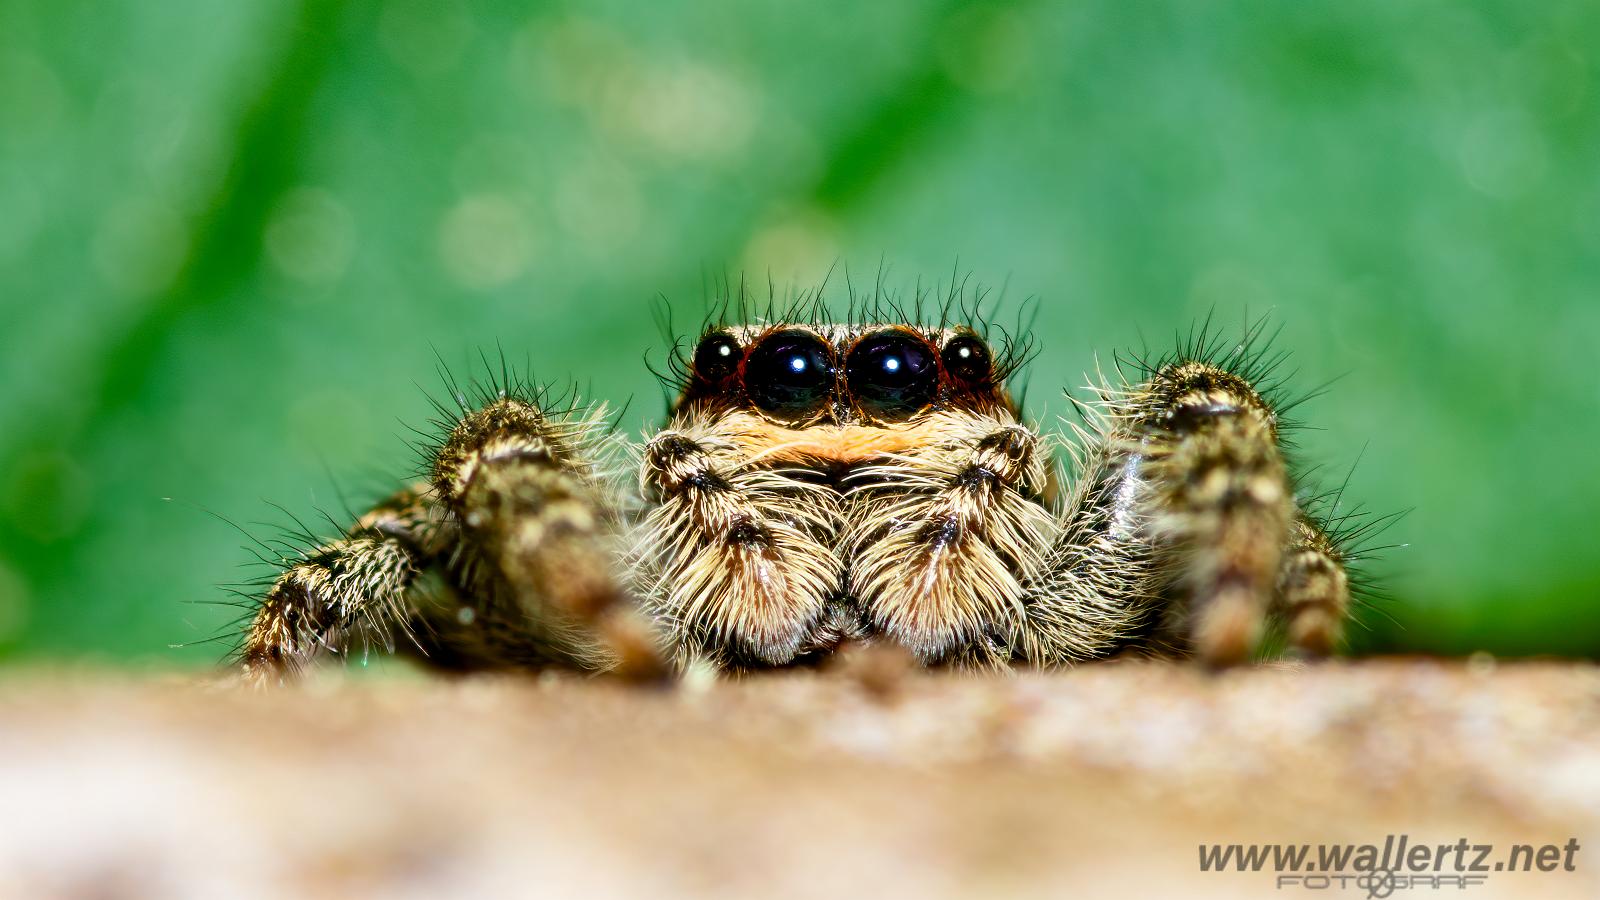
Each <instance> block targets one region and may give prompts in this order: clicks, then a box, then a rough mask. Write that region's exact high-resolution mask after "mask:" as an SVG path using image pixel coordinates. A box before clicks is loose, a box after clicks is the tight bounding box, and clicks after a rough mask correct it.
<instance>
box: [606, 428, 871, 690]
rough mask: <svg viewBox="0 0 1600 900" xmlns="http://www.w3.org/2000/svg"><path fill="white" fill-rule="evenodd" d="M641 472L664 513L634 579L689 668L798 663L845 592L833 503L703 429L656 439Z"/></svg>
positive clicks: (647, 527) (653, 522) (652, 518)
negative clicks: (835, 600) (837, 596)
mask: <svg viewBox="0 0 1600 900" xmlns="http://www.w3.org/2000/svg"><path fill="white" fill-rule="evenodd" d="M642 472H643V474H642V480H643V488H644V490H645V492H646V494H647V495H648V496H649V497H650V498H651V499H652V500H653V501H655V505H654V507H653V508H652V509H651V511H650V514H649V515H648V516H647V517H646V519H645V521H644V522H643V523H642V525H641V529H640V534H639V539H638V543H637V546H636V547H635V548H634V551H633V554H632V557H631V559H632V563H633V564H632V566H631V568H632V570H633V572H634V575H635V579H636V581H635V583H636V585H637V590H638V591H639V593H640V594H642V595H643V596H644V597H645V598H646V601H647V602H648V604H649V607H650V609H651V611H652V613H654V615H655V616H656V618H657V620H658V621H660V622H662V623H663V624H664V627H665V628H666V630H667V631H668V632H669V634H670V636H671V642H672V645H673V649H674V653H675V655H676V656H677V657H678V659H679V661H680V662H682V663H688V662H692V661H695V660H701V659H703V660H706V661H707V662H710V663H712V664H715V665H719V666H725V667H735V668H738V667H743V666H747V665H756V666H759V665H781V664H783V663H787V662H791V661H793V660H794V659H795V658H796V656H797V655H799V654H800V653H801V652H802V651H803V650H804V649H805V648H806V641H807V639H808V638H809V637H811V636H812V635H813V633H814V632H815V631H816V630H817V629H818V625H819V622H820V621H821V620H822V618H823V616H824V615H825V613H826V611H827V604H828V602H829V600H830V598H832V597H833V596H834V595H835V594H836V593H837V592H838V589H839V579H840V571H841V568H842V564H841V563H840V561H839V558H838V556H837V555H836V554H835V553H834V551H833V550H832V549H831V548H832V546H833V542H834V536H835V535H836V534H837V531H838V528H839V512H838V501H837V499H836V496H835V494H834V491H833V490H832V489H831V488H829V487H827V486H825V485H821V484H816V483H812V482H808V481H806V480H804V478H802V477H793V476H792V475H791V473H786V472H785V471H784V470H782V469H769V468H765V467H761V466H757V465H752V461H751V460H750V459H748V458H747V457H746V454H745V453H744V451H742V450H740V449H739V447H738V446H737V445H736V444H735V443H733V442H730V441H728V440H726V439H718V438H714V437H712V436H710V435H709V434H706V433H701V432H699V431H697V430H696V429H695V428H694V427H693V426H692V425H690V426H689V427H684V428H679V429H678V430H668V431H663V432H660V433H659V434H657V435H655V436H654V437H653V438H651V440H650V441H649V443H648V444H647V445H646V446H645V449H644V465H643V470H642Z"/></svg>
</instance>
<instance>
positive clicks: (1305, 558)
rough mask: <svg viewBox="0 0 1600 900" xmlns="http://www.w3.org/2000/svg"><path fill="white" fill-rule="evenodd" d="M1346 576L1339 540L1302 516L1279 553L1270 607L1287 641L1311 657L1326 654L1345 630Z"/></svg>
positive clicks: (1348, 589)
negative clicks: (1280, 558)
mask: <svg viewBox="0 0 1600 900" xmlns="http://www.w3.org/2000/svg"><path fill="white" fill-rule="evenodd" d="M1349 609H1350V576H1349V573H1348V572H1346V571H1345V563H1344V553H1343V552H1342V551H1341V550H1340V549H1339V547H1338V543H1337V542H1336V541H1335V540H1334V539H1333V538H1332V537H1330V536H1329V535H1328V534H1327V532H1326V531H1324V530H1323V529H1322V528H1321V527H1319V526H1318V525H1317V524H1316V523H1315V522H1313V521H1312V520H1311V519H1310V518H1309V517H1307V516H1305V515H1303V514H1302V515H1301V516H1300V517H1299V518H1298V519H1297V520H1296V521H1295V524H1294V534H1293V537H1292V538H1291V539H1290V544H1289V548H1288V551H1287V552H1286V553H1285V555H1284V560H1283V569H1282V571H1281V572H1280V573H1279V578H1278V589H1277V597H1276V600H1275V605H1274V612H1275V613H1276V614H1277V616H1278V617H1279V618H1280V619H1282V621H1283V624H1284V632H1285V636H1286V637H1287V639H1288V642H1289V646H1290V647H1292V648H1294V649H1296V650H1299V651H1301V652H1304V653H1307V654H1310V655H1313V656H1325V655H1327V654H1328V653H1330V652H1331V651H1332V650H1333V648H1334V646H1335V645H1336V644H1338V642H1339V639H1340V638H1341V637H1342V636H1343V634H1344V623H1345V619H1346V617H1347V616H1348V614H1349Z"/></svg>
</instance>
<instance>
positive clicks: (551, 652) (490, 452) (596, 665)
mask: <svg viewBox="0 0 1600 900" xmlns="http://www.w3.org/2000/svg"><path fill="white" fill-rule="evenodd" d="M605 424H606V422H605V419H604V416H603V412H602V411H601V410H591V411H590V414H589V415H566V416H553V415H549V414H547V413H546V412H545V411H544V410H543V409H541V408H540V406H539V404H538V403H536V402H535V401H534V399H533V398H530V397H519V396H505V395H502V396H500V397H497V398H494V399H492V400H491V401H490V402H488V403H486V404H484V405H483V406H482V407H481V408H479V409H477V410H473V411H471V412H468V413H466V414H465V415H463V416H462V417H461V419H460V420H459V421H458V422H457V423H456V425H455V427H454V428H452V429H451V431H450V434H449V435H448V436H447V437H446V439H445V440H444V442H443V443H442V445H441V446H440V447H439V449H438V451H437V452H436V454H435V456H434V462H433V473H432V474H433V477H432V481H433V487H434V491H435V493H436V495H437V496H438V497H439V499H440V502H441V503H442V504H443V505H444V506H445V508H447V509H448V510H449V511H450V513H451V515H452V518H453V520H454V521H455V522H456V523H457V526H458V528H459V530H460V536H461V539H460V545H459V547H458V548H457V552H456V554H455V558H454V559H453V564H452V567H451V571H452V574H453V576H454V578H455V581H456V583H457V584H458V586H459V589H460V591H461V594H462V595H463V596H464V597H467V598H470V599H471V601H472V602H473V603H475V604H476V605H475V606H474V607H472V608H470V609H468V610H463V611H465V612H467V613H469V614H468V615H465V616H461V615H456V614H455V613H456V612H457V611H455V610H445V611H444V612H445V613H446V614H445V615H438V614H437V613H436V614H434V615H433V616H432V617H431V618H432V622H431V623H430V625H431V626H432V627H430V629H429V632H430V637H431V641H432V643H433V644H434V645H435V648H436V653H437V655H439V656H440V657H442V660H443V661H444V662H446V663H447V664H449V665H451V666H454V667H458V668H506V667H520V668H538V667H542V666H544V665H548V664H556V665H561V666H566V667H571V668H578V669H586V670H604V671H610V672H613V673H615V674H621V675H627V676H631V677H643V678H654V677H659V676H661V675H663V674H664V673H665V668H664V664H663V661H662V659H661V657H660V654H659V652H658V649H659V648H658V646H657V635H656V633H655V629H654V628H653V626H652V625H651V624H650V622H649V621H648V620H647V619H646V617H645V616H644V613H643V611H642V610H641V609H639V606H638V604H637V603H636V602H635V598H634V597H633V596H632V595H631V594H630V593H629V592H628V591H627V589H626V588H625V587H624V586H623V583H622V576H621V572H620V567H619V557H620V552H619V551H620V549H621V548H620V547H619V546H618V544H619V541H620V531H621V526H622V522H621V518H622V516H621V512H620V510H619V509H618V508H617V505H616V503H615V500H614V498H613V496H612V495H611V494H610V493H609V492H608V491H607V490H606V487H605V484H604V481H603V476H602V473H601V472H600V471H599V469H600V464H599V460H598V456H599V445H598V443H597V441H598V437H599V436H600V435H601V434H602V433H603V432H604V430H605Z"/></svg>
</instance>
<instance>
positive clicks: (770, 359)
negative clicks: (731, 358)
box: [744, 329, 834, 419]
mask: <svg viewBox="0 0 1600 900" xmlns="http://www.w3.org/2000/svg"><path fill="white" fill-rule="evenodd" d="M833 382H834V369H833V354H832V352H831V351H830V350H829V347H828V345H827V344H826V343H824V342H823V340H822V339H821V338H819V337H817V336H816V335H814V334H812V333H811V332H809V331H800V330H798V329H790V330H788V331H778V332H774V333H772V334H769V335H767V336H766V337H764V338H762V339H761V342H760V343H758V344H756V345H755V347H754V348H753V349H751V351H750V357H749V359H748V360H746V362H745V366H744V389H745V393H747V394H749V395H750V400H751V402H753V403H755V405H756V407H757V408H759V409H760V410H761V411H762V412H765V413H769V414H771V415H774V416H777V417H780V418H786V419H803V418H806V417H807V416H810V415H812V414H814V413H815V412H817V411H818V410H820V409H821V408H822V407H823V406H824V405H826V404H827V402H828V400H829V398H830V397H831V395H832V394H833Z"/></svg>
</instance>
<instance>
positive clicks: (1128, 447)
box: [240, 301, 1352, 680]
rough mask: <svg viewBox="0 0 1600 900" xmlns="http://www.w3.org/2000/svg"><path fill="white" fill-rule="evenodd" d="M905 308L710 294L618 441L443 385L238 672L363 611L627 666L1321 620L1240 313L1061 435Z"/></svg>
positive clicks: (951, 327) (988, 368) (980, 363)
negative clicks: (747, 307) (661, 382)
mask: <svg viewBox="0 0 1600 900" xmlns="http://www.w3.org/2000/svg"><path fill="white" fill-rule="evenodd" d="M952 302H953V301H952ZM912 318H913V317H909V316H898V315H893V314H891V315H889V316H881V315H864V316H857V317H855V319H854V322H853V323H852V324H829V323H828V319H827V318H826V317H825V314H823V313H817V312H815V311H814V310H810V309H808V310H806V311H801V310H800V309H798V308H792V309H788V310H780V311H777V312H776V313H774V312H772V311H770V310H769V313H768V315H766V316H763V317H760V318H757V319H755V323H753V324H749V323H750V322H751V318H744V319H742V320H740V321H741V322H744V323H746V324H732V325H724V324H712V325H710V326H709V327H707V328H706V329H705V331H704V332H703V334H702V336H701V337H700V338H699V340H698V342H697V343H695V344H694V345H693V349H692V352H686V353H683V354H682V356H681V359H679V366H678V370H679V374H680V375H681V378H680V379H679V383H678V385H677V387H678V388H679V393H678V398H677V400H676V402H675V403H674V404H673V405H672V407H671V409H670V412H669V415H668V417H667V422H666V426H665V427H664V428H662V429H661V430H659V431H657V432H655V433H654V434H653V435H651V436H650V437H649V438H648V439H647V440H646V441H645V442H644V444H643V445H642V446H637V447H634V446H631V445H627V444H626V442H625V441H623V440H621V439H619V438H617V437H616V436H615V435H614V434H613V430H612V428H611V425H610V419H609V417H608V415H607V414H606V412H605V410H604V408H603V407H600V406H585V405H580V404H577V403H575V402H571V401H570V399H569V400H568V401H565V402H563V401H558V400H556V399H555V398H554V396H553V395H552V394H551V392H549V391H548V390H537V389H530V388H529V387H528V386H526V385H524V384H522V383H521V382H519V381H518V380H517V379H514V378H510V377H506V378H499V379H494V381H496V382H497V383H495V384H492V385H490V386H489V388H488V389H487V390H485V391H483V392H482V396H481V397H479V398H478V401H477V402H475V403H474V402H469V401H468V400H467V399H466V396H465V395H464V394H463V392H461V391H459V390H456V389H455V388H454V386H452V391H451V392H452V395H453V398H454V400H455V401H456V402H455V407H453V408H449V409H445V410H444V415H445V420H444V421H442V422H441V423H440V424H441V426H442V430H443V431H444V436H443V437H442V439H440V440H438V441H437V442H436V443H434V444H432V445H430V446H429V447H428V448H427V454H426V455H427V465H426V480H425V481H424V482H421V483H418V484H416V485H414V486H412V487H409V488H406V489H405V490H402V491H400V492H399V493H397V494H395V495H394V496H392V497H390V498H389V499H387V500H385V501H383V502H382V503H380V504H379V505H378V506H376V507H375V508H373V509H372V510H371V511H369V512H368V513H366V514H365V515H364V516H362V517H361V518H360V520H359V521H358V522H357V523H356V524H355V526H354V527H352V528H351V529H350V530H349V531H348V532H346V533H345V534H344V535H343V536H342V537H340V538H338V539H336V540H333V541H331V542H328V543H325V544H322V545H321V546H318V547H315V548H312V549H309V550H307V551H305V552H303V553H300V554H298V555H297V556H295V557H294V558H292V559H287V560H285V561H284V567H283V568H282V569H281V571H280V572H279V573H278V574H277V575H276V576H275V578H274V580H273V581H272V582H271V584H270V587H269V588H268V589H267V590H266V591H265V594H264V596H262V597H261V598H260V601H259V605H258V607H257V608H256V609H255V611H254V615H253V620H252V622H251V624H250V625H249V627H248V631H247V633H246V635H245V639H244V642H243V645H242V647H241V651H240V656H241V659H242V663H243V666H244V668H245V670H246V672H247V673H248V674H249V676H251V677H252V678H254V679H256V680H273V679H276V678H278V677H280V676H281V675H282V674H284V673H286V672H289V671H294V670H298V669H300V668H301V667H302V666H303V665H304V664H306V663H307V662H309V661H310V660H311V659H312V658H313V657H315V656H317V655H318V654H319V652H321V651H331V652H334V653H340V652H343V651H345V650H346V649H347V648H348V647H349V646H351V645H352V644H353V643H355V642H368V641H374V640H376V641H378V642H380V643H383V644H385V645H386V646H388V647H390V648H391V649H392V648H394V647H395V646H397V645H398V647H399V648H401V649H403V650H407V651H410V652H412V653H414V654H417V655H419V656H420V657H422V658H423V659H425V660H427V661H428V662H430V663H432V664H434V665H438V666H442V667H446V668H453V669H538V668H543V667H561V668H569V669H577V670H585V671H614V672H620V673H632V674H649V673H660V672H664V671H670V670H673V669H682V668H684V667H687V666H691V665H698V666H710V667H713V668H717V669H724V670H748V669H756V668H765V667H777V666H788V665H797V664H805V663H814V662H818V661H821V660H823V659H825V658H827V657H828V656H830V655H831V654H833V653H835V652H836V651H837V650H839V649H841V648H842V647H844V646H846V645H849V644H859V643H874V642H877V643H880V644H885V643H886V644H890V645H894V646H897V647H899V648H903V651H904V652H907V653H909V654H910V655H912V656H914V657H915V659H916V660H917V661H919V662H920V663H923V664H926V665H948V666H957V667H962V668H998V667H1004V666H1010V665H1016V664H1024V665H1032V666H1052V665H1059V664H1066V663H1072V662H1077V661H1082V660H1092V659H1097V658H1103V657H1107V656H1111V655H1113V654H1118V653H1122V652H1134V653H1145V654H1163V655H1178V656H1193V657H1197V658H1199V659H1201V660H1204V661H1207V662H1210V663H1214V664H1227V663H1233V662H1238V661H1242V660H1245V659H1247V658H1249V657H1250V655H1251V654H1252V653H1254V652H1255V651H1256V650H1257V648H1258V646H1259V643H1260V641H1261V640H1262V635H1263V633H1264V630H1265V629H1266V627H1267V625H1268V624H1269V623H1278V624H1280V625H1281V633H1282V636H1283V639H1284V640H1285V642H1286V643H1287V644H1288V645H1289V646H1290V647H1291V648H1294V649H1297V650H1299V651H1302V652H1306V653H1311V654H1321V653H1325V652H1327V651H1329V649H1330V648H1331V647H1332V646H1333V645H1334V644H1335V643H1336V642H1337V641H1338V640H1339V638H1340V635H1341V631H1342V629H1343V626H1344V621H1345V618H1346V614H1347V611H1348V608H1349V605H1350V577H1349V575H1348V574H1347V563H1349V561H1350V559H1351V556H1352V554H1351V552H1350V550H1349V547H1348V545H1347V543H1346V542H1344V541H1342V540H1341V535H1340V534H1339V531H1340V529H1339V528H1338V527H1337V523H1335V524H1334V525H1332V526H1330V525H1329V524H1328V523H1326V522H1321V521H1319V520H1318V518H1317V517H1316V516H1314V515H1313V514H1311V513H1309V512H1308V511H1307V510H1306V508H1305V505H1306V504H1301V503H1297V501H1296V496H1295V491H1294V490H1293V486H1294V484H1295V481H1294V479H1293V478H1292V477H1291V475H1290V472H1289V468H1288V466H1287V464H1286V462H1285V457H1284V452H1283V442H1282V436H1281V431H1282V428H1283V424H1282V423H1281V422H1280V419H1279V416H1280V412H1281V408H1280V407H1281V404H1275V403H1274V402H1272V401H1271V400H1269V399H1268V397H1269V396H1270V395H1271V393H1272V392H1271V391H1268V390H1265V389H1263V388H1262V387H1261V386H1260V381H1261V379H1263V378H1265V377H1267V376H1268V374H1269V372H1270V369H1271V368H1272V367H1273V364H1274V363H1275V362H1276V361H1279V360H1278V359H1277V358H1271V359H1269V358H1267V357H1266V355H1265V354H1264V353H1263V352H1261V351H1259V349H1257V350H1252V349H1251V346H1252V342H1255V343H1259V342H1257V341H1256V338H1258V337H1259V336H1260V334H1259V332H1260V329H1259V326H1258V327H1255V328H1249V329H1247V330H1246V334H1245V336H1244V338H1243V339H1242V340H1241V341H1239V342H1236V343H1231V344H1229V343H1224V342H1220V341H1216V340H1213V339H1209V338H1207V337H1205V336H1204V332H1202V335H1201V337H1200V338H1199V339H1198V340H1190V341H1188V342H1187V343H1186V345H1185V346H1184V347H1183V348H1182V349H1180V350H1179V351H1178V352H1177V353H1175V354H1173V355H1170V356H1168V357H1165V358H1162V359H1157V360H1144V361H1138V360H1134V361H1127V362H1124V361H1120V360H1119V362H1118V365H1117V367H1116V369H1115V371H1116V373H1117V374H1116V377H1115V378H1114V379H1108V378H1105V377H1101V378H1099V379H1098V385H1097V386H1096V387H1094V388H1092V391H1093V393H1094V396H1093V397H1092V398H1091V399H1090V400H1088V401H1082V402H1080V401H1074V403H1075V404H1076V405H1077V407H1078V412H1079V414H1080V421H1081V422H1082V424H1081V425H1080V424H1073V425H1072V426H1071V428H1072V430H1073V432H1074V434H1073V435H1072V437H1071V438H1070V439H1059V438H1050V437H1047V436H1046V435H1045V434H1044V433H1042V432H1041V431H1040V430H1039V429H1038V428H1036V427H1035V426H1034V425H1032V424H1029V423H1028V422H1026V421H1025V420H1024V418H1023V416H1022V412H1021V409H1020V406H1019V404H1018V403H1016V402H1015V401H1014V400H1013V398H1012V395H1011V393H1010V392H1009V391H1008V389H1007V387H1006V382H1007V379H1008V377H1009V376H1010V375H1011V374H1012V373H1013V372H1014V371H1015V369H1016V367H1017V365H1018V364H1019V362H1020V361H1021V357H1022V356H1023V355H1025V354H1024V353H1023V352H1022V351H1021V350H1020V349H1019V348H1018V347H1017V346H1016V345H1015V344H1014V343H1013V342H1012V341H1011V340H1010V339H1009V338H1007V339H1006V340H1004V341H1003V342H1000V343H998V346H996V345H992V344H991V343H990V341H989V340H988V339H987V338H986V335H988V334H989V333H990V329H989V328H988V327H986V326H985V325H984V324H983V323H982V322H981V321H975V322H969V323H968V324H953V317H952V316H950V315H949V305H947V306H946V310H945V315H943V316H942V321H941V322H940V323H939V324H938V325H935V326H923V325H915V324H908V323H907V321H905V320H907V319H912ZM675 358H677V357H675ZM1128 368H1132V369H1134V370H1135V371H1134V372H1133V375H1132V377H1128V376H1125V375H1124V374H1123V373H1124V370H1125V369H1128ZM457 407H458V408H457ZM441 409H444V408H443V407H441ZM619 448H621V451H622V452H620V453H619V452H618V450H619ZM1058 449H1064V450H1065V453H1066V459H1064V461H1070V463H1071V466H1070V469H1071V473H1070V475H1069V476H1061V475H1058V474H1057V465H1056V455H1057V454H1056V451H1057V450H1058ZM618 459H623V460H624V461H625V462H626V463H627V464H628V467H629V468H630V469H631V470H632V476H633V477H632V478H619V477H615V469H616V466H615V465H614V463H615V461H616V460H618ZM628 481H631V482H633V484H634V485H636V487H630V488H625V487H624V483H625V482H628ZM397 634H398V635H399V636H400V637H401V638H402V639H401V640H398V641H397V640H395V639H394V638H395V636H396V635H397Z"/></svg>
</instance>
